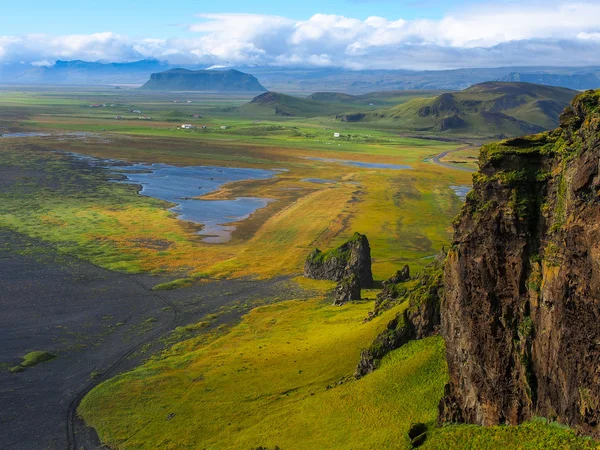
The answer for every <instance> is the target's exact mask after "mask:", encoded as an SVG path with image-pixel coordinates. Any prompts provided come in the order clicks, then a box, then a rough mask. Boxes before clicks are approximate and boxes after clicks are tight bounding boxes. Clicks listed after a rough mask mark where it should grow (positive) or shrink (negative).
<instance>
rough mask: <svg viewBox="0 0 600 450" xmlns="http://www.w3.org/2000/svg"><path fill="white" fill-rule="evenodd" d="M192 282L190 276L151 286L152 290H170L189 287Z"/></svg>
mask: <svg viewBox="0 0 600 450" xmlns="http://www.w3.org/2000/svg"><path fill="white" fill-rule="evenodd" d="M193 283H194V280H193V279H191V278H180V279H179V280H174V281H168V282H167V283H161V284H157V285H156V286H154V287H153V288H152V290H153V291H170V290H173V289H180V288H186V287H190V286H191V285H192V284H193Z"/></svg>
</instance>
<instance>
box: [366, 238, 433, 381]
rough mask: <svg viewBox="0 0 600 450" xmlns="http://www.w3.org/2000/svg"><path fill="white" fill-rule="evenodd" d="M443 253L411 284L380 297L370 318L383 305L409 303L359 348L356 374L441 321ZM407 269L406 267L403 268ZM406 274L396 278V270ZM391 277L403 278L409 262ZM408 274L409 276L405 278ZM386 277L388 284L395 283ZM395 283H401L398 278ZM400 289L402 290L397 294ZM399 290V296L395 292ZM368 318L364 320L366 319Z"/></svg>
mask: <svg viewBox="0 0 600 450" xmlns="http://www.w3.org/2000/svg"><path fill="white" fill-rule="evenodd" d="M444 257H445V253H444V251H443V250H442V252H440V254H439V255H438V257H437V258H436V260H435V261H434V262H433V263H431V264H430V265H429V266H427V267H426V268H425V269H423V271H422V272H421V273H419V275H418V276H417V277H416V279H414V280H412V281H411V283H410V285H407V286H403V287H402V288H401V289H396V290H394V291H390V292H392V293H393V294H394V295H393V296H392V297H388V298H383V297H379V298H378V299H377V302H376V303H375V309H374V311H373V312H372V313H370V314H369V319H370V318H372V317H374V316H376V315H378V314H380V313H381V312H382V311H384V310H385V309H389V308H391V307H392V306H394V305H397V304H399V303H403V302H405V301H408V307H407V308H406V309H405V310H404V311H402V312H400V313H398V314H397V315H396V317H395V318H394V319H392V320H391V321H390V322H389V323H388V324H387V327H386V329H385V330H384V331H383V332H381V333H380V334H379V335H378V336H377V337H376V338H375V340H374V341H373V342H372V343H371V345H370V346H369V347H368V348H365V349H363V350H362V352H361V354H360V361H359V363H358V365H357V367H356V371H355V373H354V377H355V378H361V377H363V376H365V375H367V374H369V373H371V372H373V371H374V370H375V369H376V368H377V366H378V365H379V361H380V360H381V358H383V357H384V356H385V355H387V354H388V353H389V352H391V351H392V350H396V349H397V348H400V347H401V346H402V345H404V344H406V343H407V342H408V341H410V340H413V339H422V338H425V337H428V336H432V335H434V334H436V333H437V332H438V329H439V325H440V301H441V299H442V297H443V291H444V287H443V264H444ZM405 269H406V270H405ZM400 272H403V273H404V275H405V276H402V277H400V278H397V275H398V273H400ZM398 273H397V274H396V275H395V276H393V277H392V278H390V280H392V281H394V280H399V279H405V280H406V281H408V280H410V277H408V266H405V268H404V269H402V271H399V272H398ZM406 277H408V279H407V278H406ZM390 280H388V283H387V285H388V286H393V285H394V284H393V283H392V282H391V281H390ZM398 283H402V282H401V281H398ZM399 292H401V294H398V293H399ZM396 294H398V296H396ZM369 319H367V320H369Z"/></svg>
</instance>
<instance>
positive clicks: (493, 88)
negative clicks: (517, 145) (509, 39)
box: [338, 82, 577, 137]
mask: <svg viewBox="0 0 600 450" xmlns="http://www.w3.org/2000/svg"><path fill="white" fill-rule="evenodd" d="M576 94H577V92H576V91H574V90H571V89H566V88H560V87H553V86H543V85H537V84H530V83H508V82H487V83H481V84H477V85H475V86H472V87H470V88H468V89H465V90H463V91H460V92H455V93H445V94H442V95H440V96H438V97H435V98H431V99H414V100H411V101H409V102H406V103H404V104H402V105H399V106H395V107H393V108H388V109H380V110H376V111H365V112H360V113H352V114H344V115H340V116H338V118H339V119H340V120H342V121H346V122H372V123H374V124H376V125H377V126H382V127H383V126H385V127H394V128H399V129H403V130H407V131H413V132H433V133H447V134H456V135H464V136H482V137H490V136H497V137H503V136H519V135H522V134H528V133H537V132H540V131H543V130H547V129H551V128H554V127H556V126H557V125H558V117H559V115H560V113H561V111H562V110H563V109H564V108H565V107H566V106H567V105H568V104H569V103H570V101H571V100H572V99H573V97H574V96H575V95H576Z"/></svg>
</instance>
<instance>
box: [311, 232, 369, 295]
mask: <svg viewBox="0 0 600 450" xmlns="http://www.w3.org/2000/svg"><path fill="white" fill-rule="evenodd" d="M352 274H356V275H357V276H358V279H359V281H360V286H361V287H362V288H371V287H373V274H372V272H371V247H370V246H369V240H368V239H367V237H366V236H365V235H363V234H360V233H354V235H353V236H352V238H351V239H350V240H348V241H347V242H345V243H344V244H342V245H340V246H339V247H338V248H336V249H334V250H331V251H328V252H322V251H321V250H319V249H318V248H317V249H315V250H314V251H313V252H311V254H310V255H308V258H306V262H305V263H304V276H305V277H307V278H314V279H316V280H332V281H338V282H339V281H341V280H342V279H344V278H346V277H348V276H350V275H352Z"/></svg>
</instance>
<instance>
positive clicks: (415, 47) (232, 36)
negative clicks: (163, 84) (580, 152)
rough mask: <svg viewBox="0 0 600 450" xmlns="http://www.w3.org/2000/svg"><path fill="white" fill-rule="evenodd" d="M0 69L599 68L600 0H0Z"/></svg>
mask: <svg viewBox="0 0 600 450" xmlns="http://www.w3.org/2000/svg"><path fill="white" fill-rule="evenodd" d="M0 4H1V7H0V10H1V13H0V64H32V65H34V66H35V65H37V66H41V65H52V64H53V62H54V61H55V60H57V59H62V60H72V59H82V60H87V61H105V62H113V61H118V62H125V61H135V60H140V59H146V58H155V59H159V60H162V61H168V62H170V63H172V64H207V65H220V66H229V65H231V66H233V65H235V66H241V65H277V66H302V67H305V66H312V67H314V66H317V67H345V68H350V69H365V68H374V69H375V68H376V69H452V68H461V67H498V66H511V65H512V66H518V65H521V66H523V65H554V66H565V65H572V66H586V65H587V66H589V65H600V56H599V55H600V52H599V50H600V20H598V18H599V17H600V0H594V1H571V0H548V1H545V2H541V1H537V0H534V1H531V0H522V1H516V0H515V1H512V0H508V1H506V0H505V1H503V2H498V1H490V0H458V1H452V2H448V1H442V0H421V1H417V0H328V1H323V0H321V1H317V0H302V1H273V0H271V1H268V0H255V1H251V2H249V1H247V0H245V1H240V0H229V1H226V2H225V1H211V2H208V1H194V2H192V1H186V0H183V1H177V2H165V1H164V0H162V1H160V2H159V1H155V0H146V1H135V2H133V1H125V0H122V1H115V0H102V1H89V0H79V1H73V0H55V1H48V0H45V1H39V0H30V1H28V2H26V3H24V2H23V3H21V2H16V1H9V0H0Z"/></svg>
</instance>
